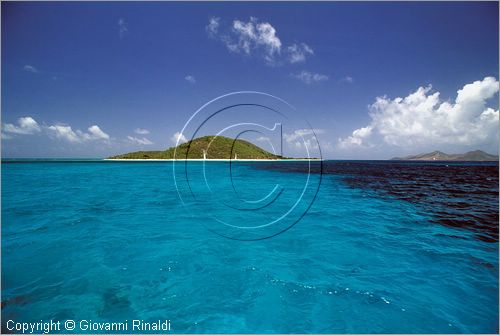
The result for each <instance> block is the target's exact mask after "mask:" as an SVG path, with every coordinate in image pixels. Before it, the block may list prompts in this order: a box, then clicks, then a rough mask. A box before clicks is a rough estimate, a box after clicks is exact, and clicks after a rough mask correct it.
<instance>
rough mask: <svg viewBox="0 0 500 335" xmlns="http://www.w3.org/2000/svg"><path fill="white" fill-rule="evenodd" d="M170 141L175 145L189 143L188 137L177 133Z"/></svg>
mask: <svg viewBox="0 0 500 335" xmlns="http://www.w3.org/2000/svg"><path fill="white" fill-rule="evenodd" d="M170 139H171V140H172V142H174V143H175V144H177V142H179V144H181V143H185V142H187V141H188V140H187V138H186V136H184V135H183V134H182V133H181V132H176V133H175V134H173V135H172V137H171V138H170Z"/></svg>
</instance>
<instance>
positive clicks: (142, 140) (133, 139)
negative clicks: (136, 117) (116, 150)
mask: <svg viewBox="0 0 500 335" xmlns="http://www.w3.org/2000/svg"><path fill="white" fill-rule="evenodd" d="M127 139H128V140H129V141H130V142H132V143H134V144H140V145H151V144H153V142H151V141H150V140H149V139H147V138H145V137H143V138H138V137H134V136H127Z"/></svg>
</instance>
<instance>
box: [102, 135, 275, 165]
mask: <svg viewBox="0 0 500 335" xmlns="http://www.w3.org/2000/svg"><path fill="white" fill-rule="evenodd" d="M176 149H177V152H176ZM205 151H206V154H205V153H204V152H205ZM204 158H205V159H234V158H237V159H285V158H284V157H282V156H279V155H275V154H272V153H270V152H268V151H266V150H264V149H262V148H260V147H258V146H256V145H255V144H252V143H250V142H248V141H245V140H241V139H232V138H228V137H224V136H204V137H199V138H195V139H194V140H191V141H189V142H186V143H183V144H180V145H179V146H177V147H171V148H169V149H167V150H163V151H135V152H129V153H126V154H122V155H117V156H112V157H109V158H108V159H204Z"/></svg>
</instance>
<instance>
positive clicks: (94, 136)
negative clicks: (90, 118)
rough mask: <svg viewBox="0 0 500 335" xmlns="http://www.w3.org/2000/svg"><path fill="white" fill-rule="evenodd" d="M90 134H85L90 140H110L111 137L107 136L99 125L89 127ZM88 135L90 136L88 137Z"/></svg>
mask: <svg viewBox="0 0 500 335" xmlns="http://www.w3.org/2000/svg"><path fill="white" fill-rule="evenodd" d="M87 130H88V132H89V133H88V134H84V135H85V136H86V137H87V138H88V139H89V140H109V135H108V134H106V133H105V132H103V131H102V130H101V128H99V127H98V126H97V125H93V126H91V127H89V128H88V129H87ZM87 135H88V136H87Z"/></svg>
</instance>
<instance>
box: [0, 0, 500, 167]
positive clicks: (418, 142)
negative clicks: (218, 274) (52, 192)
mask: <svg viewBox="0 0 500 335" xmlns="http://www.w3.org/2000/svg"><path fill="white" fill-rule="evenodd" d="M498 40H499V36H498V3H496V2H482V3H481V2H475V3H472V2H470V3H469V2H467V3H466V2H456V3H454V2H441V3H429V2H422V3H418V2H411V3H395V2H383V3H364V2H363V3H362V2H359V3H356V2H353V3H348V2H340V3H333V2H331V3H329V2H314V3H305V2H292V3H263V2H257V3H243V2H237V3H168V2H167V3H157V2H150V3H130V2H126V3H118V2H108V3H97V2H89V3H2V156H3V157H106V156H108V155H112V154H118V153H123V152H127V151H135V150H158V149H164V148H166V147H169V146H172V145H173V144H174V141H173V139H175V138H174V134H175V133H177V132H179V131H180V130H181V129H182V127H183V125H184V123H185V122H186V121H187V119H188V118H189V117H190V116H191V115H192V113H193V112H194V111H196V110H197V109H198V108H199V107H200V106H202V105H203V104H204V103H206V102H207V101H209V100H211V99H213V98H215V97H217V96H220V95H222V94H226V93H229V92H234V91H240V90H255V91H261V92H266V93H269V94H272V95H275V96H278V97H280V98H282V99H284V100H286V101H288V102H289V103H291V104H292V105H294V106H295V107H296V108H297V110H298V111H299V113H301V115H303V117H304V118H306V119H307V121H308V122H309V123H310V124H311V126H312V127H313V128H314V129H315V131H316V133H317V136H318V138H319V143H320V145H321V149H322V152H323V155H324V157H327V158H333V159H335V158H338V159H341V158H360V159H364V158H366V159H376V158H380V159H385V158H390V157H393V156H395V155H404V154H413V153H418V152H424V151H432V150H436V149H439V150H444V151H448V152H463V151H467V150H474V149H483V150H487V151H490V152H496V151H498V73H499V68H498V57H499V55H498V48H499V45H498ZM457 91H458V93H457ZM286 132H287V133H286V134H285V140H284V143H285V146H286V147H285V148H284V149H285V153H288V154H289V155H293V154H295V155H299V153H296V152H295V151H294V150H295V149H296V148H297V145H296V144H297V143H295V141H296V140H297V136H295V135H297V134H305V136H307V132H304V131H303V130H302V129H288V130H286Z"/></svg>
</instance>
